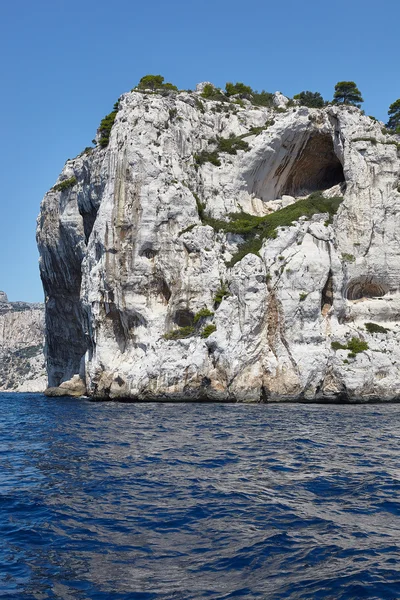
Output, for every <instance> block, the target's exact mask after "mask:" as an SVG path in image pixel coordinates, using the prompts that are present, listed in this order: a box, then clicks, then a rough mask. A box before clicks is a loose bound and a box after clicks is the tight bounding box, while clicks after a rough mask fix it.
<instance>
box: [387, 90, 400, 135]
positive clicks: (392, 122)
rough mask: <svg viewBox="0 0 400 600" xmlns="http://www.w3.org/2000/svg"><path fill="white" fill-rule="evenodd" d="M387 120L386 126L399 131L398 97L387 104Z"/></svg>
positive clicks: (399, 100) (399, 104)
mask: <svg viewBox="0 0 400 600" xmlns="http://www.w3.org/2000/svg"><path fill="white" fill-rule="evenodd" d="M388 115H389V121H388V122H387V125H386V127H388V129H392V130H393V131H395V132H396V133H400V98H399V99H398V100H396V102H393V104H391V105H390V106H389V110H388Z"/></svg>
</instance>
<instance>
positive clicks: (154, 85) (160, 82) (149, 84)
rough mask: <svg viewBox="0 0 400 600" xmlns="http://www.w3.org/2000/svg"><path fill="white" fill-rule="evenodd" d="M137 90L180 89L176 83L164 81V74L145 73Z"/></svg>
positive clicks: (175, 90)
mask: <svg viewBox="0 0 400 600" xmlns="http://www.w3.org/2000/svg"><path fill="white" fill-rule="evenodd" d="M136 89H137V90H153V91H155V90H172V91H174V92H177V91H178V88H177V87H176V85H173V84H172V83H164V77H163V76H162V75H145V76H144V77H142V78H141V80H140V81H139V83H138V85H137V86H136Z"/></svg>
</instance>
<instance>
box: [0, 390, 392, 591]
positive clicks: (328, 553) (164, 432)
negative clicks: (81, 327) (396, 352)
mask: <svg viewBox="0 0 400 600" xmlns="http://www.w3.org/2000/svg"><path fill="white" fill-rule="evenodd" d="M0 406H1V412H0V432H1V435H0V597H1V598H13V599H17V600H28V599H35V600H36V599H38V600H39V599H40V600H43V599H46V598H62V599H66V600H76V599H77V600H80V599H104V600H106V599H108V598H116V599H134V600H136V599H137V600H142V599H143V600H144V599H145V600H148V599H153V598H157V599H169V598H171V599H176V600H188V599H193V600H197V599H200V598H211V599H215V600H217V599H221V600H222V599H227V598H262V599H264V598H268V599H269V598H271V599H278V598H282V599H283V598H285V599H292V600H294V599H296V600H297V599H299V598H310V599H311V598H312V599H315V598H321V599H322V598H323V599H325V598H334V599H341V598H349V599H354V598H377V599H384V598H388V599H389V598H390V599H393V598H400V573H399V569H398V560H399V543H400V542H399V533H400V523H399V509H400V498H399V491H400V461H399V451H398V444H399V440H400V406H399V405H394V404H392V405H374V406H310V405H256V406H255V405H253V406H252V405H217V404H204V405H201V404H186V405H182V404H113V403H101V404H95V403H91V402H89V401H85V400H80V399H78V400H65V399H46V398H45V397H43V396H39V395H14V394H8V395H6V394H1V395H0Z"/></svg>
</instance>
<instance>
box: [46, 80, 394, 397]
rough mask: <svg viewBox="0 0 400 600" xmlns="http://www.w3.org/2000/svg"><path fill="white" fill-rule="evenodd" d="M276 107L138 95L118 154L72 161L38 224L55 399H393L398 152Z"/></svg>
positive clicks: (113, 139) (342, 110)
mask: <svg viewBox="0 0 400 600" xmlns="http://www.w3.org/2000/svg"><path fill="white" fill-rule="evenodd" d="M274 102H275V106H273V107H270V108H268V107H259V106H253V105H252V104H251V103H250V102H249V101H248V100H246V99H236V98H234V99H231V100H230V101H228V102H220V101H214V100H205V99H203V98H201V96H200V94H199V93H198V92H195V93H186V92H181V93H175V92H163V93H139V92H137V91H132V92H130V93H127V94H124V95H123V96H122V97H121V99H120V102H119V106H118V112H117V115H116V118H115V122H114V125H113V127H112V130H111V136H110V140H109V143H108V145H106V147H104V148H102V147H101V145H100V144H98V146H97V147H96V148H95V149H93V150H87V151H85V152H84V153H82V154H81V155H80V156H78V157H77V158H75V159H73V160H68V161H67V163H66V164H65V166H64V169H63V171H62V173H61V175H60V178H59V180H58V182H57V185H56V186H55V187H54V188H53V189H52V190H50V191H49V192H48V193H47V194H46V196H45V198H44V200H43V202H42V205H41V213H40V216H39V219H38V232H37V238H38V245H39V251H40V256H41V258H40V268H41V276H42V280H43V285H44V289H45V294H46V339H47V369H48V377H49V385H51V386H58V385H59V384H60V383H62V382H66V381H67V380H69V379H70V378H72V377H73V376H74V375H76V374H80V376H81V377H82V379H84V381H85V382H86V387H87V392H88V393H89V394H90V395H92V396H94V397H98V398H107V397H110V398H118V397H130V398H136V399H141V400H145V399H149V400H151V399H164V398H165V399H178V400H179V399H181V400H186V399H219V400H232V401H236V400H239V401H260V400H261V401H266V400H293V399H305V400H318V399H328V400H338V399H349V400H365V401H366V400H371V399H378V398H379V399H383V400H390V399H398V398H400V350H399V343H398V342H399V339H400V332H399V315H400V294H399V277H400V261H399V253H400V193H399V168H400V159H399V139H397V138H396V137H394V136H390V135H387V133H386V132H385V131H384V130H383V129H382V124H381V123H379V122H377V121H375V120H374V119H372V118H369V117H367V116H364V115H363V114H362V112H361V111H360V110H359V109H357V108H355V107H350V106H342V107H339V106H327V107H325V108H323V109H308V108H305V107H300V106H296V105H292V106H291V105H290V104H291V103H289V102H288V100H287V99H286V98H285V97H284V96H282V95H281V94H276V95H275V99H274ZM98 141H100V139H99V136H98ZM316 191H323V194H322V195H321V194H314V196H316V197H317V200H318V199H319V200H318V201H321V199H322V203H321V204H320V205H318V206H322V207H323V208H320V209H316V208H315V206H316V205H315V204H313V206H314V208H312V209H310V201H308V200H304V198H305V197H307V196H309V194H311V193H313V192H316ZM332 198H333V200H332V202H331V205H332V207H333V206H335V210H333V209H332V210H330V209H329V206H331V205H330V204H329V203H330V200H329V199H332ZM324 199H325V204H324V202H323V201H324ZM301 203H302V204H301ZM307 203H308V204H307ZM324 206H326V207H328V208H326V209H325V208H324ZM337 208H338V210H337V212H336V214H334V213H335V211H336V209H337ZM238 213H239V214H238ZM244 213H246V214H244ZM246 215H253V216H259V217H262V218H261V219H254V217H253V218H251V217H248V216H246ZM266 215H274V217H273V218H272V217H268V216H266ZM291 215H292V216H291ZM274 219H275V220H274ZM368 323H369V325H366V324H368ZM371 323H372V325H371Z"/></svg>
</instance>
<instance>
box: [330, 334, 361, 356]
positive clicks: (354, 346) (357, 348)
mask: <svg viewBox="0 0 400 600" xmlns="http://www.w3.org/2000/svg"><path fill="white" fill-rule="evenodd" d="M331 348H332V349H333V350H350V354H349V358H354V357H355V356H356V355H357V354H359V353H360V352H364V351H365V350H368V344H367V342H364V340H361V339H360V338H356V337H352V338H351V340H350V341H348V342H347V344H345V345H344V344H341V343H340V342H332V343H331Z"/></svg>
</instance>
